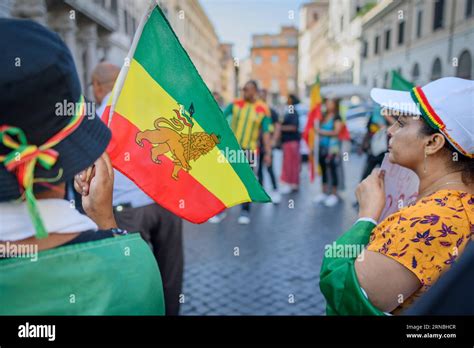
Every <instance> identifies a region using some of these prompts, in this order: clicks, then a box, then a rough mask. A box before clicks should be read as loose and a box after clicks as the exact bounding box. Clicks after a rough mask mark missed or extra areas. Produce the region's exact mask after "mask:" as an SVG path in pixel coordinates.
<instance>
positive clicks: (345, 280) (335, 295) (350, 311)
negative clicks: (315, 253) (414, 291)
mask: <svg viewBox="0 0 474 348" xmlns="http://www.w3.org/2000/svg"><path fill="white" fill-rule="evenodd" d="M374 227H375V225H374V224H373V223H371V222H368V221H359V222H357V223H356V224H354V226H352V228H351V229H350V230H349V231H347V232H346V233H344V234H343V235H342V236H341V237H340V238H339V239H338V240H337V241H336V242H335V244H336V248H338V247H340V248H343V247H344V246H348V247H349V248H347V249H354V247H355V246H366V245H367V243H368V242H369V238H370V234H371V232H372V229H373V228H374ZM344 256H346V255H344ZM356 258H357V255H350V256H349V257H341V256H339V255H337V257H334V255H332V256H331V257H329V256H325V257H324V259H323V264H322V266H321V272H320V275H319V277H320V281H319V287H320V289H321V292H322V293H323V295H324V297H325V298H326V302H327V307H326V314H327V315H385V314H384V313H383V312H382V311H380V310H379V309H377V308H376V307H375V306H373V305H372V304H371V303H370V301H369V300H368V299H367V297H366V296H365V295H364V293H363V292H362V290H361V288H360V285H359V281H358V279H357V275H356V272H355V267H354V262H355V259H356Z"/></svg>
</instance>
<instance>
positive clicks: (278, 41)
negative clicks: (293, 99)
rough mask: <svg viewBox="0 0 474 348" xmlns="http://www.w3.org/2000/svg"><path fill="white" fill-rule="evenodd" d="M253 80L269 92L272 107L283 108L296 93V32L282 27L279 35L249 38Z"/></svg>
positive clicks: (296, 30) (289, 27) (261, 35)
mask: <svg viewBox="0 0 474 348" xmlns="http://www.w3.org/2000/svg"><path fill="white" fill-rule="evenodd" d="M250 52H251V53H250V59H251V65H252V77H253V78H254V79H255V80H257V81H258V83H259V85H260V86H261V87H262V88H265V89H267V90H268V92H269V94H270V96H271V102H272V104H274V105H276V104H283V103H284V102H285V101H286V97H287V96H288V94H290V93H296V92H297V85H296V81H297V76H298V29H297V28H295V27H292V26H283V27H282V28H281V31H280V32H279V33H278V34H258V35H253V36H252V47H251V51H250Z"/></svg>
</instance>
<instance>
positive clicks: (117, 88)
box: [107, 0, 158, 127]
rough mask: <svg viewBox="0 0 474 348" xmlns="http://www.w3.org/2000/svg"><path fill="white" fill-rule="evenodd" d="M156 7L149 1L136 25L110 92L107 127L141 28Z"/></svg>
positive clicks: (110, 121) (151, 0)
mask: <svg viewBox="0 0 474 348" xmlns="http://www.w3.org/2000/svg"><path fill="white" fill-rule="evenodd" d="M156 6H158V5H157V3H156V2H155V0H150V5H149V6H148V8H147V10H146V11H145V13H144V14H143V16H142V18H141V20H140V23H139V24H138V27H137V30H136V31H135V35H134V36H133V40H132V45H131V46H130V49H129V51H128V54H127V57H126V58H125V60H124V63H123V65H122V68H121V69H120V73H119V75H118V77H117V81H116V82H115V84H114V88H113V90H112V103H111V105H110V109H109V118H108V124H107V126H108V127H110V124H111V123H112V117H113V115H114V111H115V104H116V103H117V100H118V98H119V96H120V93H121V92H122V88H123V84H124V83H125V78H126V77H127V74H128V70H129V69H130V62H131V61H132V59H133V56H134V55H135V50H136V49H137V45H138V41H139V40H140V37H141V36H142V32H143V28H144V27H145V24H146V22H147V21H148V18H150V15H151V13H152V12H153V10H154V9H155V7H156Z"/></svg>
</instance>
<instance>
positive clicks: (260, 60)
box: [255, 56, 262, 65]
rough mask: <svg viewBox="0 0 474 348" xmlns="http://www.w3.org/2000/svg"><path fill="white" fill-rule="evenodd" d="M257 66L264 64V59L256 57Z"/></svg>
mask: <svg viewBox="0 0 474 348" xmlns="http://www.w3.org/2000/svg"><path fill="white" fill-rule="evenodd" d="M255 64H257V65H260V64H262V57H261V56H255Z"/></svg>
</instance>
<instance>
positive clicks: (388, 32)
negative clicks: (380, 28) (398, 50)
mask: <svg viewBox="0 0 474 348" xmlns="http://www.w3.org/2000/svg"><path fill="white" fill-rule="evenodd" d="M391 34H392V31H391V30H390V29H388V30H386V31H385V50H386V51H388V50H389V49H390V35H391Z"/></svg>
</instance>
